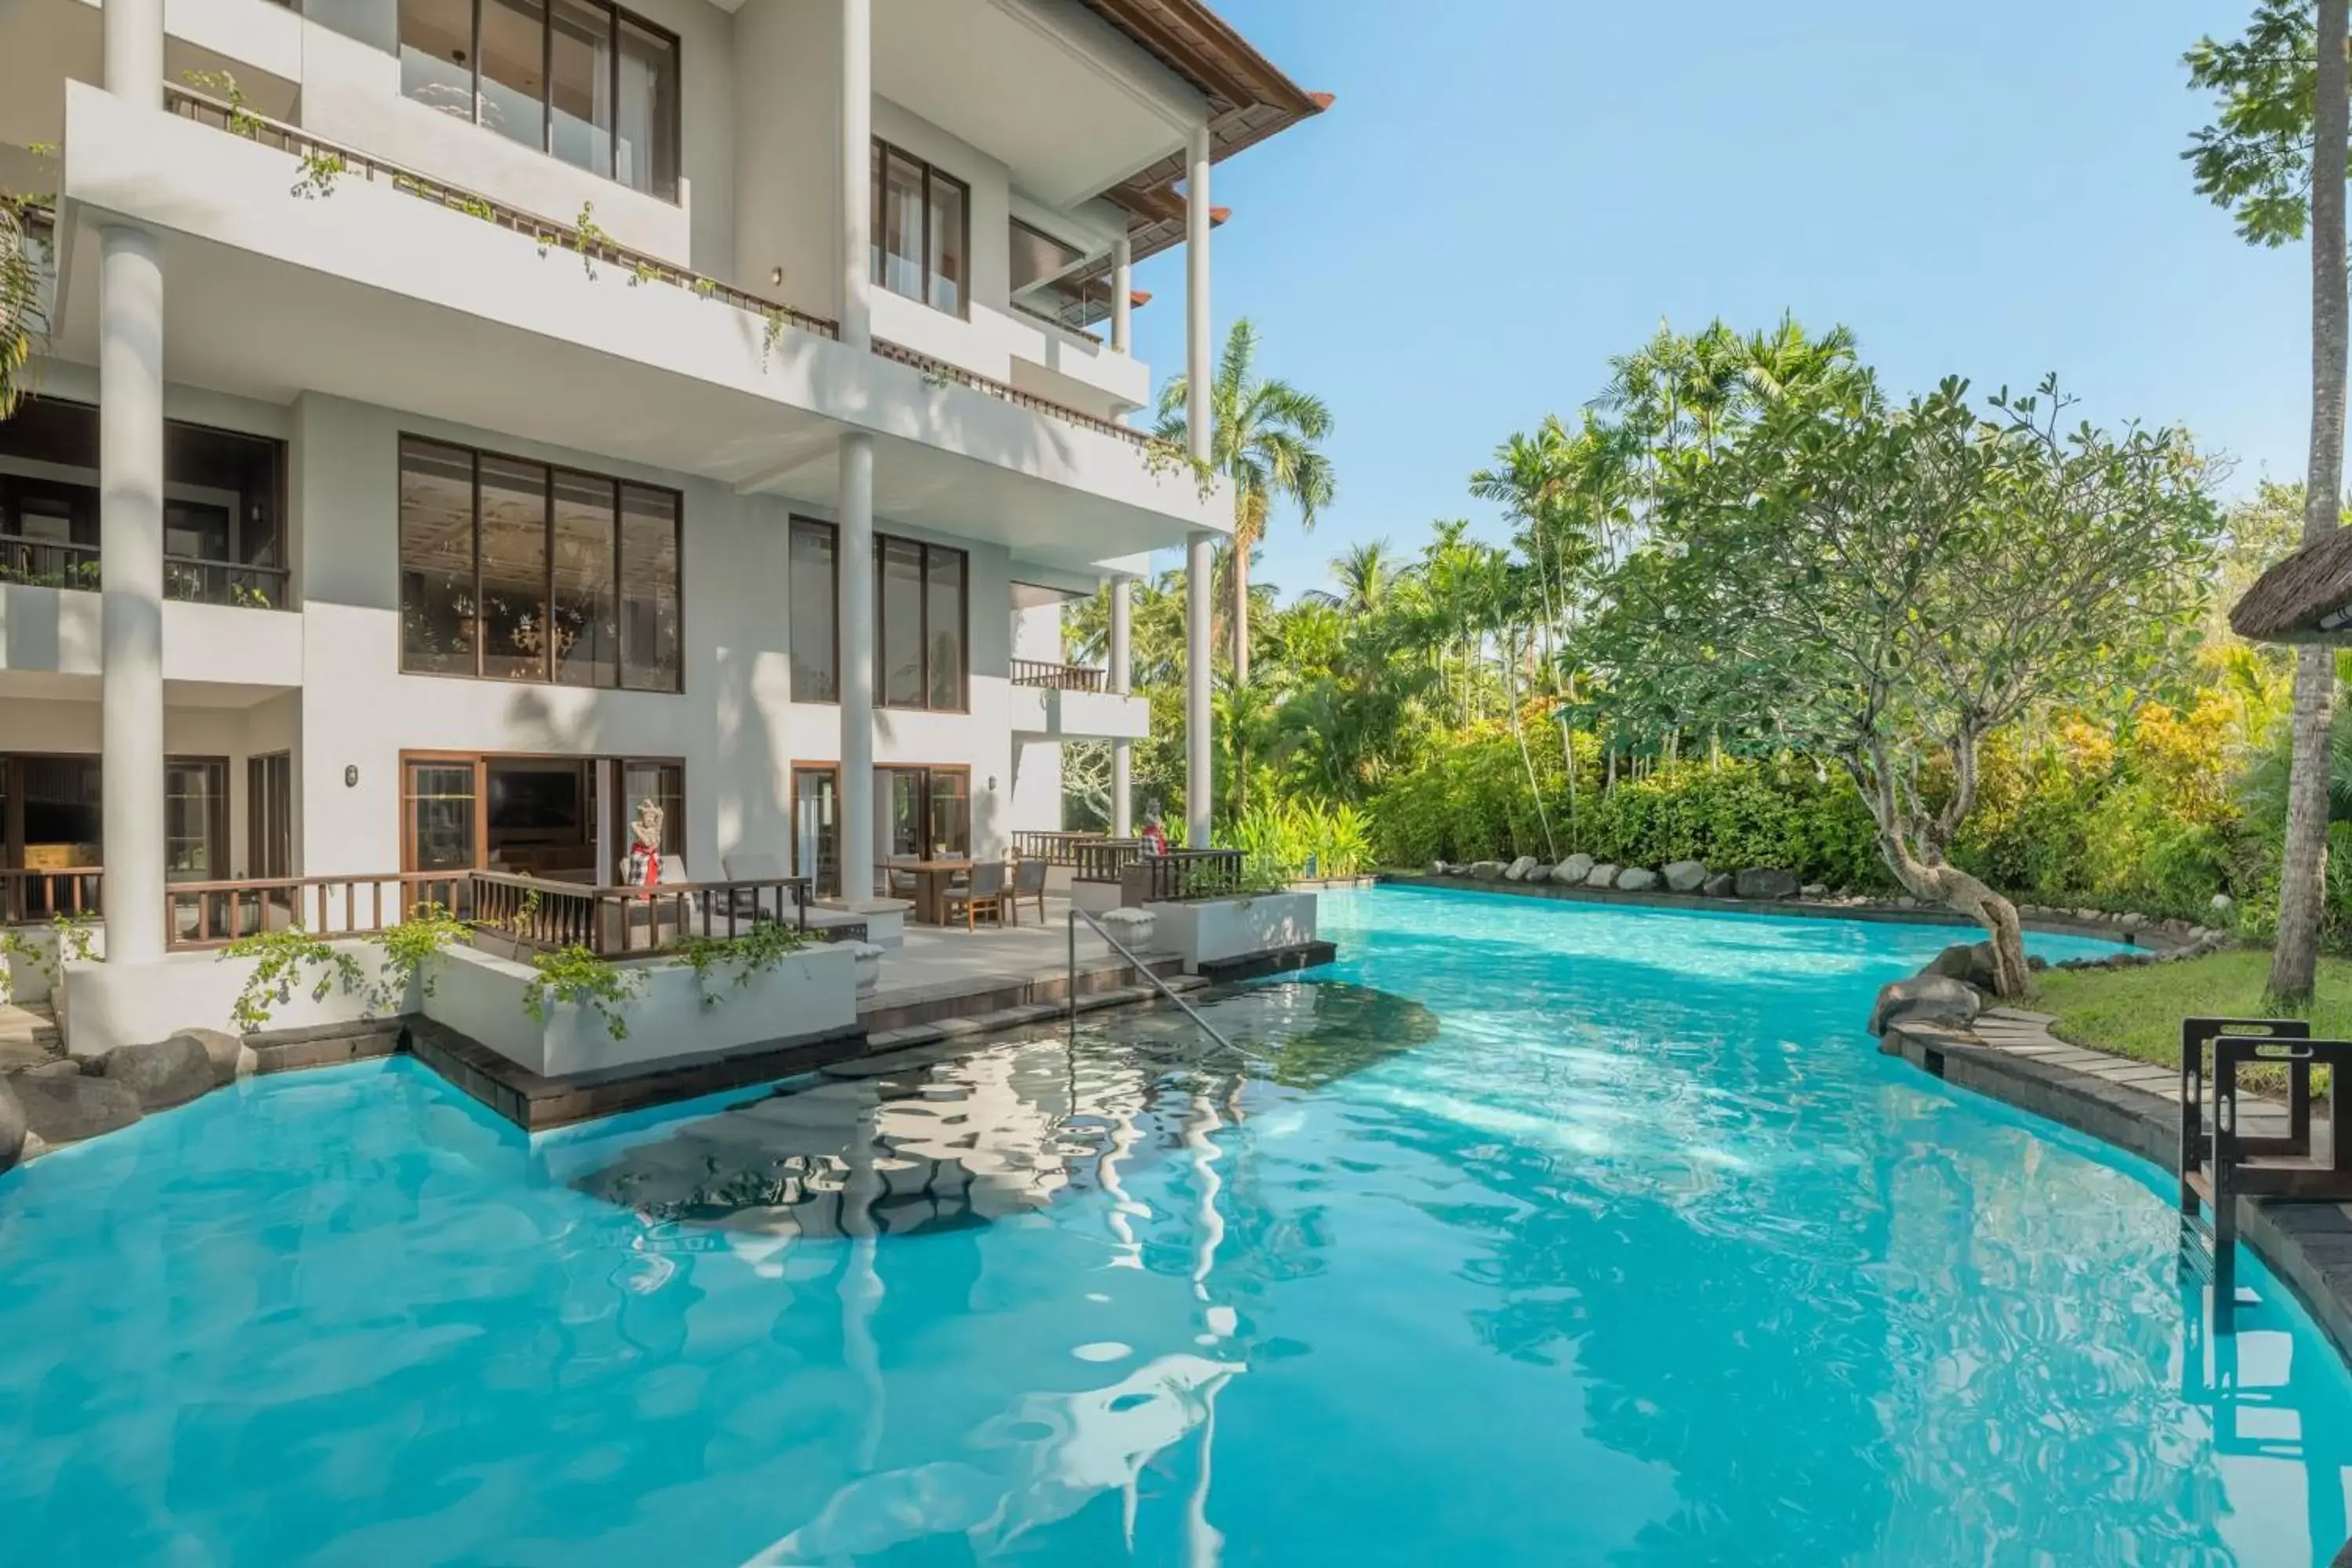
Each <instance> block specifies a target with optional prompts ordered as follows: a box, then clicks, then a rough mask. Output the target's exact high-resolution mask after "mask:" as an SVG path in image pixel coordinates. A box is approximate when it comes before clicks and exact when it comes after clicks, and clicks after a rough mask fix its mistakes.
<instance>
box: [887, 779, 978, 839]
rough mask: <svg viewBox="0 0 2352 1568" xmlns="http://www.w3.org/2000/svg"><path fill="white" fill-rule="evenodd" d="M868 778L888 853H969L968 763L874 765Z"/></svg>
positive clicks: (969, 780) (969, 804) (969, 781)
mask: <svg viewBox="0 0 2352 1568" xmlns="http://www.w3.org/2000/svg"><path fill="white" fill-rule="evenodd" d="M874 779H875V794H876V795H877V796H878V797H880V802H881V804H882V806H883V821H884V822H885V823H887V825H888V831H889V841H890V854H891V855H892V857H893V858H897V857H902V856H910V855H911V856H922V857H929V856H934V855H940V856H954V855H969V854H971V769H970V768H968V767H956V766H937V767H879V768H876V769H875V770H874Z"/></svg>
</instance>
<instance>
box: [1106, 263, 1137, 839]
mask: <svg viewBox="0 0 2352 1568" xmlns="http://www.w3.org/2000/svg"><path fill="white" fill-rule="evenodd" d="M1119 243H1120V245H1121V246H1122V247H1124V246H1125V245H1126V243H1127V242H1126V241H1125V240H1121V241H1120V242H1119ZM1133 597H1134V595H1132V594H1131V593H1130V592H1129V585H1128V579H1127V578H1125V577H1114V578H1112V579H1111V580H1110V689H1112V690H1113V691H1116V692H1117V693H1118V694H1119V695H1120V696H1121V697H1126V696H1129V695H1131V694H1132V693H1133V692H1134V690H1135V658H1134V651H1133V632H1132V628H1131V624H1130V614H1129V611H1130V601H1131V600H1132V599H1133ZM1134 832H1135V742H1132V741H1113V742H1111V743H1110V836H1111V837H1113V838H1126V837H1131V836H1132V835H1133V834H1134Z"/></svg>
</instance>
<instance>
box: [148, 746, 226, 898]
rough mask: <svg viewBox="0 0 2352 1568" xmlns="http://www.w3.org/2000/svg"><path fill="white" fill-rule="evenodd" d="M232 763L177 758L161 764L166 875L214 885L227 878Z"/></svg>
mask: <svg viewBox="0 0 2352 1568" xmlns="http://www.w3.org/2000/svg"><path fill="white" fill-rule="evenodd" d="M227 858H228V762H227V760H226V758H222V757H173V758H172V759H170V760H169V761H167V762H166V763H164V764H163V875H164V879H165V880H167V881H173V882H211V881H218V880H220V879H224V878H226V876H227V875H228V866H227V864H226V862H227Z"/></svg>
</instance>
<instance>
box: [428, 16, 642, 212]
mask: <svg viewBox="0 0 2352 1568" xmlns="http://www.w3.org/2000/svg"><path fill="white" fill-rule="evenodd" d="M579 3H580V4H581V5H587V6H592V7H593V8H594V9H596V10H599V11H602V12H604V14H605V16H606V17H607V19H608V20H610V21H611V23H612V25H613V26H612V31H611V33H610V34H609V35H607V36H608V37H610V38H611V40H612V45H613V47H612V49H611V55H612V59H611V62H610V63H609V64H608V65H607V66H606V68H605V88H606V90H607V91H608V92H609V93H610V94H611V95H612V98H611V101H612V105H613V125H612V128H611V130H610V132H609V133H608V134H607V135H606V136H605V139H604V167H603V168H602V169H593V168H590V167H588V166H587V165H586V164H584V163H573V162H572V160H571V159H569V158H563V157H558V156H557V154H556V151H555V7H554V5H552V4H543V5H541V7H540V25H539V151H540V153H541V154H543V155H544V156H546V157H550V158H554V159H555V161H556V162H557V163H562V165H563V166H564V167H565V168H567V169H578V170H579V171H580V172H581V173H583V174H593V175H595V176H596V177H597V178H599V179H604V180H610V181H611V182H612V183H613V184H616V185H619V186H620V187H621V188H622V189H623V190H625V191H635V192H637V193H638V194H639V195H647V196H651V197H653V198H654V199H655V200H656V201H663V202H667V203H668V204H669V205H672V206H677V205H678V187H679V186H680V185H681V184H683V183H684V182H685V179H686V169H685V166H684V165H685V162H686V136H685V112H686V107H685V100H686V43H685V40H684V39H682V38H680V37H678V36H677V34H676V33H674V32H672V31H670V30H669V29H668V28H667V27H665V26H662V25H661V24H660V23H659V22H656V21H655V20H654V19H653V18H651V17H650V16H644V15H641V14H640V13H638V12H635V11H632V10H630V9H629V8H628V7H627V6H626V5H614V3H613V0H579ZM467 9H468V13H469V18H470V20H469V26H468V29H467V47H466V56H467V58H466V73H467V95H466V107H467V117H466V121H465V122H466V123H467V124H468V125H471V126H473V127H475V128H476V129H478V130H479V129H482V128H483V127H482V0H467ZM624 20H626V21H628V22H630V23H631V24H633V25H635V26H638V27H642V28H643V29H645V31H646V32H647V33H650V34H652V35H653V36H654V37H656V38H659V39H661V40H662V41H663V42H665V43H667V44H668V45H669V47H670V56H671V58H673V59H675V60H676V61H677V92H676V93H675V94H673V95H672V100H671V103H670V106H669V116H668V119H669V141H670V145H671V146H673V147H675V148H677V154H678V163H679V167H677V168H675V169H673V170H671V171H670V188H669V189H668V190H667V191H663V190H659V189H657V188H656V187H655V186H654V185H653V184H651V183H647V184H644V185H633V184H629V183H628V182H626V181H625V180H623V179H622V178H621V177H620V175H619V174H617V173H616V172H615V171H617V170H618V169H619V167H620V163H621V126H620V114H621V23H622V22H623V21H624ZM398 26H399V23H398V20H397V18H396V17H395V19H394V29H395V37H397V28H398ZM398 48H399V46H398V45H397V44H395V45H394V51H395V53H397V50H398ZM447 63H448V64H452V65H454V64H456V63H457V62H456V61H454V60H452V61H449V62H447ZM401 96H402V97H403V98H404V99H406V98H407V97H408V95H407V94H406V93H405V92H403V93H402V94H401ZM409 101H412V102H414V101H416V100H409ZM428 107H431V106H428ZM436 112H440V113H446V112H447V110H436ZM450 118H452V119H455V118H456V116H454V115H452V116H451V117H450ZM505 139H506V140H507V141H509V142H513V143H514V144H515V145H516V146H518V147H529V146H530V142H525V141H522V140H520V139H519V138H516V137H512V136H509V137H506V138H505Z"/></svg>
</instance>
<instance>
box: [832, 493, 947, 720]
mask: <svg viewBox="0 0 2352 1568" xmlns="http://www.w3.org/2000/svg"><path fill="white" fill-rule="evenodd" d="M803 524H806V525H807V526H808V527H810V528H822V529H828V530H830V531H832V533H833V668H834V685H835V690H836V692H838V690H839V687H840V683H841V526H840V524H838V523H832V522H827V521H824V519H823V518H819V517H795V518H793V526H794V527H799V526H801V525H803ZM886 543H887V544H905V545H911V546H912V547H913V548H914V549H915V550H916V551H917V552H919V557H920V560H921V563H922V573H921V575H920V576H919V578H918V581H919V582H920V583H921V584H922V585H923V592H922V594H921V595H920V602H921V604H922V606H923V608H922V616H921V623H922V624H921V626H920V628H919V634H918V635H919V637H920V638H921V644H922V670H921V675H920V679H921V682H922V689H923V700H922V701H920V702H888V701H885V700H883V698H882V695H881V691H882V686H883V670H882V648H883V644H884V641H885V632H884V626H883V614H882V554H883V547H884V546H885V544H886ZM933 555H955V556H960V557H961V558H962V561H963V591H962V593H961V594H959V595H957V596H956V598H957V603H956V608H957V612H958V618H959V623H960V624H959V625H958V626H957V627H956V651H957V654H958V656H959V658H960V660H961V668H959V669H958V671H957V679H956V689H958V690H959V691H961V692H962V693H963V704H962V706H961V707H957V708H935V707H933V706H932V705H931V702H930V690H931V595H930V572H931V557H932V556H933ZM869 570H870V571H871V572H872V574H873V576H874V680H875V697H874V706H875V707H877V708H887V709H891V710H895V711H897V712H901V713H969V712H971V551H969V550H960V549H958V548H956V547H955V546H954V545H952V544H932V543H930V542H927V541H925V540H920V539H909V538H908V537H907V536H906V535H905V534H902V533H879V532H877V534H875V536H874V563H873V565H872V566H871V567H870V568H869ZM790 587H791V584H789V582H788V583H787V584H786V591H787V593H789V592H790ZM793 701H795V702H808V703H811V704H813V705H818V706H824V707H832V706H835V705H837V704H838V703H839V702H840V698H839V696H838V695H836V696H834V697H830V698H804V697H803V696H801V695H800V694H799V693H798V692H794V693H793Z"/></svg>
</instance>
